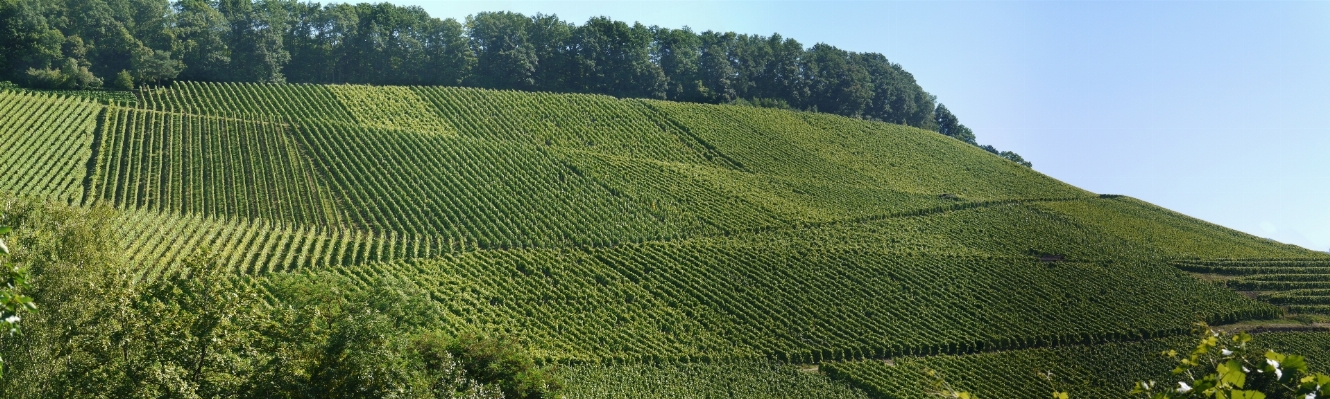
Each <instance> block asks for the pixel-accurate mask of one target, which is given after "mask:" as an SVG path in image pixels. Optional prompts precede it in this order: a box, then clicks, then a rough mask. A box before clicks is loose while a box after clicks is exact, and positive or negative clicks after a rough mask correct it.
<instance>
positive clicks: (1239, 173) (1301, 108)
mask: <svg viewBox="0 0 1330 399" xmlns="http://www.w3.org/2000/svg"><path fill="white" fill-rule="evenodd" d="M392 2H393V3H395V4H402V5H410V4H414V5H420V6H422V7H424V8H425V9H426V10H427V11H429V12H430V14H431V15H434V16H438V17H443V18H449V17H451V18H456V19H458V20H459V21H461V20H463V19H464V18H465V17H466V16H467V15H470V14H474V13H476V12H480V11H499V10H508V11H516V12H521V13H524V14H528V15H530V14H534V13H537V12H541V13H546V14H557V15H558V16H559V17H561V18H563V19H564V20H568V21H573V22H577V23H579V24H580V23H582V22H585V21H586V20H587V19H588V18H590V17H592V16H598V15H604V16H608V17H611V18H613V19H616V20H622V21H628V22H633V21H638V22H642V23H643V24H645V25H660V26H664V27H672V28H677V27H683V26H690V27H692V28H693V29H694V30H696V31H705V30H717V31H735V32H739V33H751V34H762V35H769V34H771V33H773V32H779V33H780V34H782V35H784V36H786V37H791V38H794V39H797V40H799V41H800V42H801V43H804V44H805V45H806V46H809V45H812V44H815V43H818V42H825V43H828V44H832V45H835V46H837V47H840V48H842V49H846V50H851V51H862V52H878V53H882V54H884V55H886V56H887V58H888V59H890V60H892V61H893V62H896V63H900V64H901V65H903V66H904V67H905V69H906V70H908V71H910V72H911V73H913V74H914V76H915V78H916V79H917V80H918V81H919V83H920V84H921V85H923V87H924V89H925V90H928V91H929V92H930V93H933V94H934V95H937V96H938V99H939V100H940V101H941V102H942V103H944V104H946V105H947V108H949V109H951V110H952V112H954V113H956V115H957V116H959V117H960V118H961V122H962V123H964V124H966V125H967V126H969V127H970V128H972V129H974V131H975V133H976V134H977V135H978V137H979V142H980V143H984V144H993V145H995V146H997V147H998V148H999V149H1003V150H1013V151H1016V152H1018V153H1020V154H1021V155H1023V156H1024V157H1025V158H1026V159H1027V160H1030V161H1032V162H1034V166H1035V169H1036V170H1039V171H1041V172H1043V173H1045V174H1048V175H1050V176H1053V177H1055V178H1058V179H1061V180H1062V181H1065V182H1068V183H1071V184H1074V185H1076V186H1079V187H1082V188H1085V189H1088V190H1090V191H1094V192H1097V193H1111V194H1125V195H1130V196H1133V197H1136V198H1140V199H1143V200H1146V201H1149V202H1152V203H1155V204H1158V205H1161V206H1164V207H1167V208H1170V209H1173V210H1176V211H1179V212H1182V213H1185V214H1188V215H1191V216H1195V217H1198V218H1201V219H1204V220H1207V221H1211V222H1214V223H1218V224H1220V225H1224V226H1227V227H1230V228H1234V229H1237V230H1241V231H1244V232H1247V233H1251V234H1254V235H1258V236H1262V237H1268V238H1272V239H1275V240H1279V241H1282V242H1287V243H1291V244H1297V245H1301V246H1304V247H1308V248H1311V249H1316V250H1320V251H1325V250H1327V249H1330V2H1269V1H1257V2H1231V1H1224V2H1197V1H1188V2H1125V1H1113V2H1083V1H1075V2H1052V1H1030V2H994V1H985V2H895V1H866V2H834V1H818V2H766V1H743V2H738V1H736V2H684V1H670V2H665V1H619V2H609V1H490V2H483V1H429V0H393V1H392Z"/></svg>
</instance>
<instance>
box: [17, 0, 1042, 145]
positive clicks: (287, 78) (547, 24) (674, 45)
mask: <svg viewBox="0 0 1330 399" xmlns="http://www.w3.org/2000/svg"><path fill="white" fill-rule="evenodd" d="M0 80H10V81H15V82H20V83H22V84H23V85H25V86H28V87H34V88H54V89H81V88H96V87H102V86H108V87H111V88H115V89H130V88H133V87H135V86H137V85H158V84H164V83H167V82H170V81H174V80H192V81H235V82H293V83H359V84H377V85H444V86H473V87H485V88H493V89H516V90H541V91H555V92H575V93H597V94H608V95H612V96H616V97H639V98H656V99H666V100H674V101H686V102H702V103H743V104H751V105H757V106H770V107H781V108H791V109H800V110H810V111H820V112H827V113H834V114H839V115H844V116H850V117H857V118H864V119H870V120H879V121H883V122H890V123H897V124H903V125H909V126H915V127H920V128H925V129H930V130H934V131H938V132H940V133H942V134H945V135H948V136H952V137H956V138H957V139H960V140H962V141H965V142H968V143H970V144H974V145H976V146H977V145H978V144H977V143H976V142H975V140H974V134H973V132H971V131H970V129H968V128H966V127H965V126H964V125H962V124H960V122H959V120H958V119H957V118H956V117H955V115H953V114H951V113H950V112H949V111H947V109H946V107H944V106H942V105H941V104H936V99H935V97H934V96H932V95H930V94H928V92H925V91H924V90H923V88H922V87H920V86H919V84H918V83H917V82H915V80H914V77H913V76H912V75H910V73H909V72H906V71H905V70H904V69H903V68H901V66H900V65H899V64H895V63H892V62H890V61H888V60H887V58H886V57H884V56H883V55H881V54H877V53H855V52H850V51H845V50H841V49H838V48H836V47H834V46H830V45H827V44H822V43H819V44H816V45H813V46H812V47H805V46H804V45H803V44H801V43H799V42H798V41H796V40H794V39H791V38H785V37H782V36H780V35H779V34H772V35H771V36H759V35H742V34H736V33H733V32H714V31H706V32H694V31H692V30H691V29H688V28H684V29H669V28H662V27H658V26H650V27H648V26H644V25H642V24H640V23H635V24H632V25H629V24H627V23H624V22H622V21H614V20H611V19H608V18H605V17H595V18H591V19H590V20H588V21H587V22H586V23H584V24H582V25H576V24H574V23H570V22H567V21H563V20H560V19H559V18H558V17H557V16H553V15H543V14H537V15H534V16H525V15H522V14H517V13H510V12H485V13H479V14H476V15H472V16H470V17H467V19H466V21H465V22H458V21H457V20H454V19H443V20H440V19H438V18H432V17H430V16H429V15H428V14H427V13H426V12H425V11H424V10H423V9H421V8H420V7H415V6H412V7H399V6H395V5H392V4H388V3H379V4H367V3H361V4H355V5H352V4H342V3H336V4H319V3H312V2H300V1H297V0H259V1H254V2H252V1H251V0H219V1H208V0H178V1H176V2H174V3H171V2H168V1H167V0H0ZM981 148H984V149H985V150H988V151H990V152H993V153H995V154H1000V155H1002V156H1004V157H1006V158H1008V159H1011V160H1013V161H1016V162H1020V163H1023V164H1025V165H1027V166H1029V163H1028V162H1025V161H1024V160H1023V159H1021V158H1020V156H1019V155H1016V154H1015V153H1011V152H999V151H997V150H996V149H993V148H992V147H991V146H983V147H981Z"/></svg>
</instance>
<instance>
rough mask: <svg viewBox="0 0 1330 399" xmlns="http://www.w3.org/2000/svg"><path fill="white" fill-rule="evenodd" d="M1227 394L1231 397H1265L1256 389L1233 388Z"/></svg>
mask: <svg viewBox="0 0 1330 399" xmlns="http://www.w3.org/2000/svg"><path fill="white" fill-rule="evenodd" d="M1229 395H1230V396H1229V398H1231V399H1265V394H1263V393H1260V392H1257V391H1243V390H1234V391H1233V392H1230V393H1229Z"/></svg>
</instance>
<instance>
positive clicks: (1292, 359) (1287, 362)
mask: <svg viewBox="0 0 1330 399" xmlns="http://www.w3.org/2000/svg"><path fill="white" fill-rule="evenodd" d="M1280 366H1283V368H1284V369H1285V370H1297V371H1298V372H1299V373H1306V372H1307V360H1306V359H1304V358H1303V357H1302V356H1298V355H1287V356H1284V361H1283V362H1280Z"/></svg>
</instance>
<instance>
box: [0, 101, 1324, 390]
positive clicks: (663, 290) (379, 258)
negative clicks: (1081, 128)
mask: <svg viewBox="0 0 1330 399" xmlns="http://www.w3.org/2000/svg"><path fill="white" fill-rule="evenodd" d="M135 96H136V101H133V102H124V101H113V102H106V103H99V102H95V101H92V100H88V99H85V98H82V97H76V96H62V95H58V94H50V93H33V92H25V91H17V90H10V91H3V92H0V109H2V110H4V111H5V112H3V113H0V135H4V136H5V137H7V138H9V139H8V140H5V141H4V142H3V143H0V146H3V148H4V149H5V152H4V153H3V155H0V157H4V159H5V160H6V161H7V162H5V163H4V166H3V167H4V168H6V169H5V170H6V173H5V174H3V175H0V190H3V191H6V192H9V193H16V194H24V195H36V196H42V197H46V198H50V199H52V200H56V201H60V202H64V203H69V204H74V205H78V206H88V207H101V206H106V207H110V208H113V209H114V212H115V215H116V216H115V223H114V225H115V234H116V242H117V243H118V244H119V247H120V249H121V250H122V252H123V256H122V257H123V258H124V260H125V261H126V262H128V263H129V264H131V265H134V268H135V272H134V273H133V274H134V275H133V276H132V277H133V279H134V280H136V281H140V282H152V281H160V280H162V279H164V278H167V277H173V276H181V275H189V274H187V273H188V272H187V271H186V269H185V268H186V266H185V264H186V262H187V260H188V259H192V258H196V257H198V255H201V254H207V255H210V256H212V257H213V259H216V262H217V263H218V264H219V265H221V267H222V268H223V270H225V271H226V272H228V273H231V274H233V275H235V276H237V277H236V278H239V279H244V281H247V283H246V284H249V285H251V286H253V287H257V288H259V291H263V290H264V288H263V287H264V286H265V284H266V283H265V282H266V281H268V279H269V278H271V277H273V276H277V275H285V274H291V273H307V272H318V273H325V274H323V275H325V276H332V277H336V278H346V279H349V280H350V281H352V282H354V284H355V285H356V286H358V287H363V288H364V289H375V288H372V287H378V286H379V285H380V283H381V282H383V281H405V282H408V283H409V284H410V285H411V286H412V287H416V288H418V289H419V290H420V292H422V293H423V294H421V295H420V296H423V297H428V298H426V299H428V300H430V301H432V302H431V303H435V304H437V305H439V308H440V309H442V310H441V311H438V312H435V313H436V314H430V315H424V316H422V317H427V318H431V319H437V321H436V323H437V329H438V330H441V331H445V332H447V333H452V334H460V333H466V332H472V331H487V332H492V333H501V334H506V335H510V336H512V337H515V338H517V339H518V340H520V341H521V342H523V343H525V344H527V345H529V347H530V348H529V349H530V351H531V353H532V354H533V355H534V357H535V358H536V359H538V360H539V361H540V362H543V363H559V364H563V365H566V370H565V371H564V374H566V375H567V376H568V377H567V378H569V380H570V381H576V383H574V384H572V385H571V386H570V387H569V391H568V396H569V397H578V398H581V397H680V396H704V397H711V396H716V397H782V396H784V397H845V398H863V397H874V398H877V397H889V398H894V397H919V396H921V395H922V391H921V389H922V386H921V385H920V384H921V383H922V382H923V381H925V380H924V379H922V378H923V377H922V374H920V373H921V370H922V368H924V367H928V368H932V369H936V370H939V371H940V372H942V373H943V374H944V375H947V376H949V377H954V381H956V382H958V383H962V384H969V386H973V387H975V388H974V390H975V391H976V392H977V393H980V394H981V395H982V397H986V398H988V397H1029V396H1033V393H1039V395H1038V396H1044V395H1045V394H1044V393H1040V392H1044V391H1043V388H1041V386H1042V385H1040V384H1043V383H1042V382H1040V381H1038V380H1033V379H1032V378H1037V376H1036V375H1034V374H1032V371H1031V370H1036V369H1041V367H1048V368H1056V369H1058V370H1061V371H1059V372H1058V373H1059V374H1058V375H1059V376H1060V377H1059V378H1063V380H1060V381H1061V382H1062V383H1065V384H1070V385H1071V386H1076V387H1081V388H1077V389H1080V390H1079V391H1073V392H1085V394H1084V395H1081V396H1077V397H1120V396H1121V393H1123V392H1125V391H1126V390H1127V389H1129V387H1130V381H1126V379H1129V378H1128V377H1130V378H1147V377H1149V376H1151V375H1154V374H1151V373H1152V372H1154V371H1155V370H1162V371H1167V370H1166V369H1167V367H1166V365H1164V366H1161V367H1155V366H1158V365H1159V364H1157V363H1159V362H1157V361H1155V360H1150V359H1151V358H1148V356H1147V355H1149V354H1151V353H1156V352H1157V351H1158V350H1159V348H1162V347H1164V346H1168V345H1173V344H1175V343H1178V342H1180V341H1178V340H1179V339H1182V338H1179V337H1183V338H1185V336H1186V335H1187V332H1188V331H1189V329H1190V327H1191V325H1192V323H1193V322H1196V321H1206V322H1208V323H1212V324H1225V323H1236V322H1245V323H1262V322H1264V321H1267V320H1271V319H1280V318H1288V317H1291V316H1292V315H1299V316H1297V317H1299V318H1302V319H1306V318H1308V317H1311V318H1312V319H1307V320H1311V321H1320V320H1322V319H1317V318H1318V317H1330V255H1325V254H1318V253H1315V252H1311V251H1308V250H1305V249H1302V248H1298V247H1294V246H1290V245H1285V244H1281V243H1277V242H1274V241H1270V240H1265V239H1261V238H1257V237H1253V236H1249V235H1246V234H1242V233H1239V232H1235V231H1232V230H1229V229H1225V228H1223V227H1220V226H1216V225H1212V224H1209V223H1206V222H1204V221H1200V220H1196V219H1193V218H1190V217H1187V216H1185V215H1181V214H1177V213H1174V212H1171V211H1168V210H1166V209H1163V208H1159V207H1157V206H1154V205H1151V204H1149V203H1146V202H1143V201H1139V200H1135V199H1132V198H1128V197H1121V196H1113V195H1095V194H1092V193H1089V192H1086V191H1084V190H1081V189H1079V188H1076V187H1073V186H1071V185H1067V184H1065V183H1062V182H1059V181H1057V180H1056V179H1053V178H1051V177H1048V176H1045V175H1043V174H1040V173H1038V172H1035V171H1033V170H1031V169H1029V168H1027V167H1024V166H1021V165H1019V164H1016V163H1013V162H1010V161H1008V160H1005V159H1003V158H1000V157H997V156H994V155H992V154H989V153H987V152H985V151H983V150H980V149H977V148H975V147H974V146H971V145H968V144H965V143H962V142H960V141H957V140H955V139H952V138H949V137H945V136H942V135H939V134H937V133H935V132H931V131H925V130H920V129H915V128H911V127H905V126H899V125H892V124H886V123H880V122H872V121H864V120H857V119H850V118H844V117H839V116H833V115H826V114H818V113H807V112H793V111H786V110H776V109H766V108H753V107H739V106H726V105H701V104H683V103H671V102H664V101H651V100H636V99H617V98H613V97H608V96H599V95H582V94H557V93H526V92H517V91H494V90H479V89H467V88H450V87H381V86H355V85H343V86H321V85H282V84H237V83H192V82H177V83H174V84H172V85H170V86H169V87H159V88H150V89H142V90H140V91H138V92H136V93H135ZM327 273H333V274H335V275H332V274H327ZM413 289H414V288H413ZM272 301H273V299H272V298H268V299H267V303H268V304H269V306H271V303H272ZM1302 319H1299V320H1302ZM1261 336H1262V337H1268V339H1270V340H1272V341H1271V342H1275V341H1273V340H1283V341H1278V342H1282V343H1281V344H1280V345H1289V347H1292V348H1298V350H1303V351H1304V352H1305V353H1307V354H1309V355H1312V356H1316V355H1317V354H1320V355H1321V356H1325V357H1326V359H1327V360H1330V346H1327V345H1324V344H1323V343H1325V342H1330V340H1328V339H1326V338H1325V336H1324V334H1319V335H1318V334H1300V333H1280V334H1262V335H1261ZM1272 345H1273V344H1272ZM1152 351H1153V352H1152ZM969 366H974V367H969ZM1102 375H1112V376H1115V377H1112V378H1109V377H1102ZM1124 376H1125V377H1124ZM1013 381H1017V382H1019V383H1011V382H1013ZM1124 381H1126V382H1125V384H1126V385H1123V384H1124ZM1124 386H1125V388H1124ZM1022 387H1024V388H1022Z"/></svg>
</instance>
